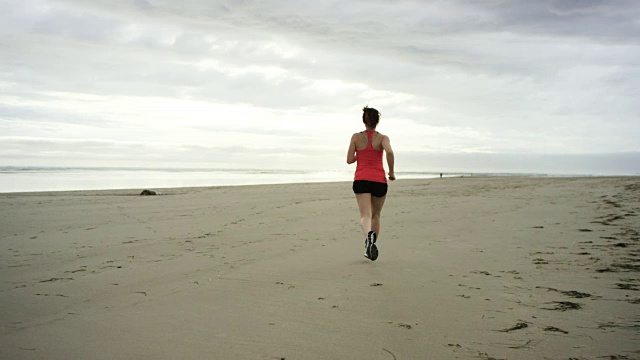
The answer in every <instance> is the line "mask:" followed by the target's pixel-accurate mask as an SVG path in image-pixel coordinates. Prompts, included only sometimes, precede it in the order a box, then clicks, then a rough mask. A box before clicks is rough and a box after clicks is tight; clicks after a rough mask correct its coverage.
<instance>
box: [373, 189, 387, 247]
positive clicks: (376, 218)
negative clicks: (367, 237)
mask: <svg viewBox="0 0 640 360" xmlns="http://www.w3.org/2000/svg"><path fill="white" fill-rule="evenodd" d="M386 198H387V197H386V196H383V197H377V196H371V230H373V231H375V232H376V234H377V235H378V237H380V213H381V212H382V207H383V206H384V200H385V199H386Z"/></svg>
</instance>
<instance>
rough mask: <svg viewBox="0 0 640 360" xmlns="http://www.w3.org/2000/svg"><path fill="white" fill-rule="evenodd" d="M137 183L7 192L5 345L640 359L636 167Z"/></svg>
mask: <svg viewBox="0 0 640 360" xmlns="http://www.w3.org/2000/svg"><path fill="white" fill-rule="evenodd" d="M141 190H142V189H140V190H133V189H125V190H89V191H62V192H35V193H34V192H28V193H3V194H0V211H1V212H2V214H3V216H2V217H0V264H2V265H0V315H1V316H0V319H2V321H0V327H1V330H0V331H2V334H3V336H2V337H0V349H1V350H0V357H2V358H27V359H44V358H96V357H98V358H131V357H151V358H162V359H169V358H176V357H182V358H210V357H212V356H213V357H218V358H252V359H253V358H255V359H270V358H278V359H279V358H287V359H289V358H291V359H313V358H351V359H371V358H373V359H388V358H391V357H392V356H391V355H389V353H391V354H393V356H394V357H397V358H424V357H425V356H427V354H428V356H429V357H432V358H460V359H478V358H479V359H507V358H509V359H512V358H517V359H539V358H543V357H546V358H553V359H555V358H599V357H613V356H617V357H618V358H625V357H626V358H634V357H637V356H638V353H637V343H638V341H639V340H640V334H639V333H638V328H639V327H640V276H639V274H640V235H639V233H640V225H639V223H638V216H640V178H639V177H586V178H582V177H578V178H564V177H563V178H548V177H545V178H530V177H523V178H514V177H486V178H485V177H475V176H474V177H464V178H446V179H410V180H408V179H402V180H397V181H395V182H393V183H391V189H390V193H389V194H390V195H389V196H388V198H387V202H386V204H385V207H384V209H383V213H382V231H381V235H380V238H379V249H380V258H379V259H378V260H377V261H375V262H371V261H369V260H367V259H365V258H364V257H363V256H362V253H363V250H364V249H363V242H362V240H361V237H362V236H363V235H362V234H361V230H360V226H359V219H358V217H359V215H358V210H357V205H356V201H355V199H354V196H353V194H352V192H351V186H350V182H349V181H344V182H329V183H294V184H273V185H245V186H231V187H224V186H222V187H197V188H168V189H166V190H161V191H163V192H164V191H166V192H167V194H166V195H164V196H139V192H140V191H141ZM154 190H155V189H154Z"/></svg>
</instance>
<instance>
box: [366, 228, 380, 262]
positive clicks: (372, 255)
mask: <svg viewBox="0 0 640 360" xmlns="http://www.w3.org/2000/svg"><path fill="white" fill-rule="evenodd" d="M365 257H366V258H367V259H369V260H371V261H376V259H377V258H378V247H377V246H376V235H375V233H373V236H372V237H371V238H369V236H367V254H366V255H365Z"/></svg>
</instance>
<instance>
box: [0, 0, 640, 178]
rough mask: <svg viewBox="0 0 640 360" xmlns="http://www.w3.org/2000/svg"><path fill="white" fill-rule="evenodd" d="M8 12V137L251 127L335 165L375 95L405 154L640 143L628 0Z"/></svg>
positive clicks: (238, 136) (180, 141) (4, 97)
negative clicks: (639, 140)
mask: <svg viewBox="0 0 640 360" xmlns="http://www.w3.org/2000/svg"><path fill="white" fill-rule="evenodd" d="M0 14H1V15H0V35H2V40H0V41H1V42H0V49H1V50H0V51H1V52H2V56H1V57H0V103H2V106H1V107H0V128H2V129H3V133H2V134H1V135H0V140H2V141H4V140H5V139H4V138H3V137H5V136H13V137H16V138H14V140H12V141H14V142H15V141H20V140H16V139H26V138H30V137H38V138H50V139H56V138H58V139H67V140H74V139H75V140H77V139H82V138H92V139H97V140H100V141H106V142H109V141H114V142H118V141H120V142H122V141H124V142H129V141H133V142H135V141H136V140H137V139H142V138H144V137H145V136H146V137H147V138H145V141H146V139H150V138H151V137H152V138H153V140H149V143H150V144H151V145H152V146H158V148H154V149H155V150H154V151H155V152H156V153H157V154H162V155H159V156H158V159H163V158H164V159H174V158H176V156H184V157H185V159H187V158H188V157H189V156H196V154H194V152H189V151H186V152H183V151H178V152H174V153H175V154H174V153H172V151H171V150H170V148H169V147H166V145H167V144H171V146H177V147H178V148H181V149H186V148H188V147H189V146H190V145H193V146H208V143H209V142H211V141H217V142H220V143H221V144H224V145H220V144H219V146H223V147H224V148H225V149H226V151H227V150H228V151H231V150H230V149H234V147H233V146H240V147H243V146H247V141H249V142H251V143H250V144H251V146H250V148H253V147H256V148H263V149H272V148H274V149H278V151H281V154H280V155H278V153H277V152H275V151H274V152H269V151H266V153H268V154H269V155H270V156H272V157H273V158H274V159H285V160H282V161H281V163H283V164H290V163H289V162H288V161H289V160H290V157H291V156H294V155H295V154H304V153H305V152H304V151H303V149H305V147H304V146H300V144H301V143H303V144H304V145H305V146H306V147H307V148H309V150H310V151H311V152H310V153H309V154H313V155H309V156H313V157H314V159H315V160H314V161H320V162H322V163H326V164H329V165H327V166H331V165H330V164H331V161H334V160H335V161H338V162H340V163H341V162H342V159H341V158H342V156H343V155H342V152H344V151H345V150H344V149H343V148H344V146H345V145H344V144H343V143H344V142H345V141H346V140H345V138H346V139H348V137H349V135H350V133H351V132H353V131H357V130H359V128H360V127H361V123H360V121H359V116H360V114H359V109H361V108H362V106H363V105H365V104H370V105H371V106H375V107H377V108H379V109H380V110H381V111H382V113H383V114H384V116H383V121H382V123H381V131H383V132H385V133H387V134H389V135H391V136H392V137H393V142H394V144H397V145H396V146H397V151H399V152H400V153H402V151H405V152H417V153H421V151H422V152H426V153H433V152H450V153H467V154H478V153H486V154H489V153H494V154H496V153H536V154H538V153H556V154H557V153H566V154H580V153H592V152H593V150H594V149H597V151H599V152H605V153H613V152H628V151H638V150H640V149H639V148H638V143H637V140H636V139H637V138H639V137H640V129H639V127H638V125H637V119H638V115H639V114H640V103H638V102H637V101H636V100H635V97H636V96H635V93H636V92H637V89H638V86H640V72H639V71H638V68H639V66H638V65H640V64H639V63H638V59H640V43H639V42H638V38H637V37H636V36H635V34H636V33H638V32H639V31H638V30H639V29H638V27H639V26H640V25H639V23H638V22H637V20H636V19H637V18H638V17H639V15H640V5H639V4H637V3H636V2H633V1H622V0H620V1H618V0H614V1H606V2H605V1H596V0H592V1H551V0H549V1H525V0H517V1H516V0H514V1H503V0H485V1H477V2H468V1H462V0H455V1H410V0H402V1H393V2H390V1H382V0H380V1H349V2H338V1H327V2H317V1H306V0H305V1H282V2H277V3H274V2H263V1H248V0H247V1H237V0H236V1H231V0H221V1H204V0H188V1H185V2H182V3H181V4H179V5H178V4H177V3H175V2H172V1H168V0H154V1H151V0H131V1H122V2H116V3H109V2H99V1H80V0H64V1H63V0H58V1H44V0H26V1H20V2H9V1H4V2H0ZM5 131H6V132H5ZM220 134H224V135H222V136H221V135H220ZM273 142H277V143H278V144H279V145H280V146H278V147H273ZM154 144H155V145H154ZM49 145H51V144H49ZM51 146H53V145H51ZM76 146H77V147H78V148H82V147H86V149H87V151H86V152H85V153H86V154H90V153H91V152H92V151H100V148H98V147H96V146H95V145H91V144H85V143H78V144H76ZM114 149H116V148H114ZM123 149H127V147H126V146H124V147H123ZM328 149H336V150H335V153H336V154H337V153H340V155H339V156H338V155H327V159H331V160H327V161H324V160H318V159H320V158H321V155H319V154H321V153H323V152H326V151H328V152H329V153H331V154H334V152H332V151H331V150H328ZM338 149H339V151H338ZM22 150H23V151H25V152H27V153H29V152H30V150H29V147H23V148H22ZM116 150H117V149H116ZM116 150H114V151H116ZM123 151H124V150H123ZM106 153H111V152H106ZM237 153H238V154H242V152H237ZM32 154H33V156H32V157H31V158H32V159H37V156H40V155H42V154H43V153H42V152H35V151H34V152H32ZM38 154H40V155H38ZM114 154H115V152H114ZM245 155H246V154H245ZM42 156H44V155H42ZM70 156H72V155H70ZM78 156H80V155H78ZM81 157H82V159H84V160H83V161H89V160H87V159H88V155H87V156H85V155H82V156H81ZM96 157H99V156H98V155H96ZM124 158H126V157H125V156H120V157H117V156H116V157H113V159H115V160H114V161H116V160H117V161H122V159H124ZM216 159H217V158H216ZM234 160H237V161H240V162H242V163H243V164H248V163H247V161H246V160H245V159H244V158H242V156H240V155H239V156H238V157H235V158H234ZM34 161H35V160H34ZM105 161H107V160H105ZM159 161H162V160H159ZM198 161H199V160H198ZM217 161H224V159H219V160H217ZM274 161H276V160H274ZM278 161H280V160H278ZM415 161H417V160H415ZM1 162H2V158H0V163H1ZM176 162H179V161H178V160H176ZM257 163H259V162H257ZM303 163H304V161H303V160H301V161H300V164H303ZM336 166H337V165H336Z"/></svg>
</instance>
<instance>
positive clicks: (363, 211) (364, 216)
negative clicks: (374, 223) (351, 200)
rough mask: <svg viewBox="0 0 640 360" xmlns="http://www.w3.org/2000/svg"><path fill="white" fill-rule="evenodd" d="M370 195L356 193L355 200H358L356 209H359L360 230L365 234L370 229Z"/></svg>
mask: <svg viewBox="0 0 640 360" xmlns="http://www.w3.org/2000/svg"><path fill="white" fill-rule="evenodd" d="M371 198H372V196H371V194H368V193H363V194H356V200H357V201H358V209H360V224H362V231H363V232H364V235H365V236H366V235H367V234H368V233H369V231H371V206H372V199H371Z"/></svg>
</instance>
